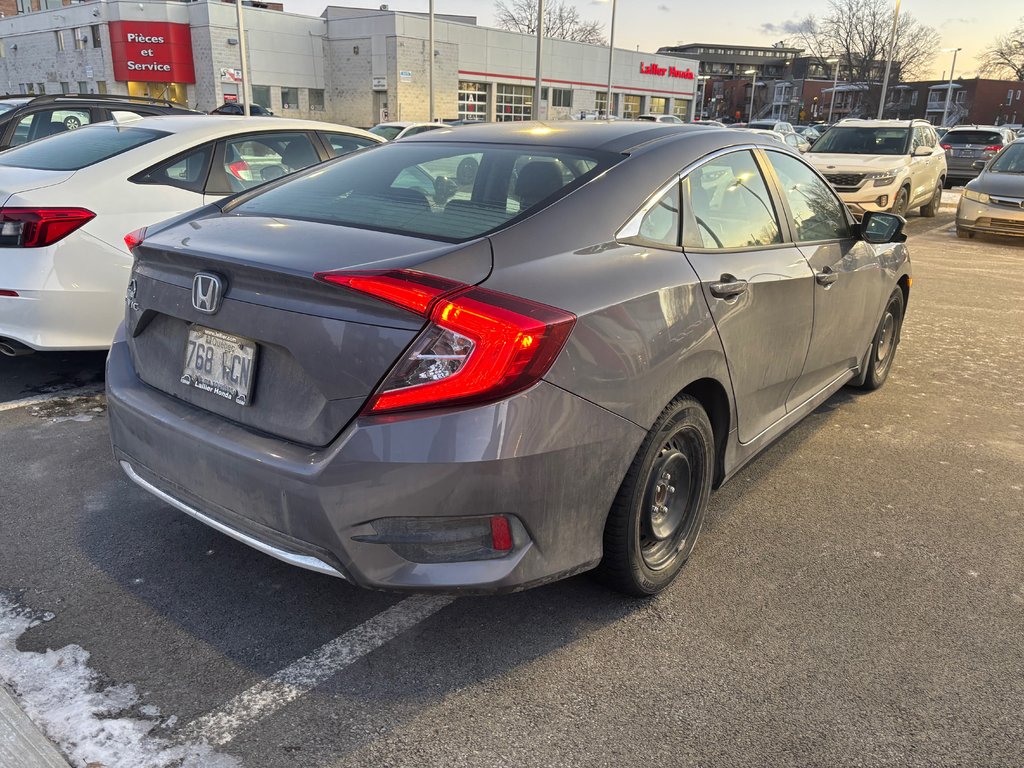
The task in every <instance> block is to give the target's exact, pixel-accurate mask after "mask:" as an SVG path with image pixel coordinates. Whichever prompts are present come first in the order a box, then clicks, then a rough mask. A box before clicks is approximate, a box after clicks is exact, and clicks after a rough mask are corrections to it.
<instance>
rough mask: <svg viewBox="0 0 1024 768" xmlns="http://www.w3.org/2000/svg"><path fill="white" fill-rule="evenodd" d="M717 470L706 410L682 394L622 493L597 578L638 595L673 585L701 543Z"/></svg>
mask: <svg viewBox="0 0 1024 768" xmlns="http://www.w3.org/2000/svg"><path fill="white" fill-rule="evenodd" d="M714 469H715V439H714V433H713V432H712V429H711V422H710V421H709V420H708V416H707V413H705V411H704V409H703V408H702V407H701V404H700V403H699V402H697V400H695V399H694V398H692V397H689V396H685V395H683V396H680V397H677V398H676V399H675V400H673V401H672V402H671V403H669V404H668V406H667V407H666V408H665V410H664V411H662V412H661V415H660V416H659V417H658V420H657V421H656V422H655V423H654V426H653V427H651V431H650V432H649V433H648V434H647V437H646V438H645V439H644V442H643V444H642V445H641V446H640V449H639V451H637V454H636V458H635V459H634V460H633V463H632V465H631V466H630V468H629V471H628V472H627V473H626V478H625V480H623V482H622V486H621V487H620V488H619V492H618V495H617V496H616V497H615V503H614V504H613V505H612V508H611V512H610V513H609V515H608V520H607V522H606V523H605V529H604V556H603V558H602V560H601V563H600V565H598V567H597V570H596V571H595V575H596V576H597V578H598V579H600V580H601V581H602V582H604V583H605V584H606V585H608V586H609V587H611V588H613V589H616V590H618V591H620V592H624V593H626V594H628V595H634V596H637V597H647V596H650V595H655V594H657V593H658V592H660V591H661V590H663V589H665V587H667V586H668V585H669V584H671V583H672V580H673V579H674V578H675V577H676V575H677V574H678V573H679V569H680V568H682V567H683V564H684V563H685V562H686V560H687V558H689V556H690V553H691V552H692V551H693V547H694V545H695V544H696V543H697V536H698V535H699V534H700V529H701V525H702V524H703V522H704V513H705V511H706V510H707V506H708V499H709V498H710V496H711V483H712V479H713V476H714Z"/></svg>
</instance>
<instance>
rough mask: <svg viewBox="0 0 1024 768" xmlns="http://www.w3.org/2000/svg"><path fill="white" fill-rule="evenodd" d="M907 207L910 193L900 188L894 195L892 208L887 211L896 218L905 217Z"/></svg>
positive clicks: (904, 188)
mask: <svg viewBox="0 0 1024 768" xmlns="http://www.w3.org/2000/svg"><path fill="white" fill-rule="evenodd" d="M909 206H910V193H909V192H908V191H907V188H906V187H900V191H899V192H897V193H896V199H895V200H893V203H892V208H890V209H889V212H890V213H895V214H896V215H897V216H906V215H907V208H908V207H909Z"/></svg>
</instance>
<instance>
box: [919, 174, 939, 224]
mask: <svg viewBox="0 0 1024 768" xmlns="http://www.w3.org/2000/svg"><path fill="white" fill-rule="evenodd" d="M940 205H942V179H939V180H938V182H937V183H936V184H935V194H933V195H932V199H931V200H929V201H928V203H927V205H922V206H921V215H922V216H924V217H926V218H929V219H930V218H932V217H933V216H935V214H937V213H938V212H939V206H940Z"/></svg>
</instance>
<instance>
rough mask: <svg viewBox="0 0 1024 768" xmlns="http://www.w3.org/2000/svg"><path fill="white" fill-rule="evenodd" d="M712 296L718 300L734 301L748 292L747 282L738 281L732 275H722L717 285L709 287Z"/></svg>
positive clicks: (713, 284)
mask: <svg viewBox="0 0 1024 768" xmlns="http://www.w3.org/2000/svg"><path fill="white" fill-rule="evenodd" d="M708 290H709V291H711V295H712V296H714V297H715V298H716V299H734V298H736V297H737V296H739V295H740V294H741V293H746V291H747V281H746V280H737V279H736V278H735V277H733V276H732V275H722V277H721V278H720V279H719V282H717V283H711V285H709V286H708Z"/></svg>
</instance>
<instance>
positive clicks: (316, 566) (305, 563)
mask: <svg viewBox="0 0 1024 768" xmlns="http://www.w3.org/2000/svg"><path fill="white" fill-rule="evenodd" d="M121 469H123V470H124V473H125V474H126V475H128V479H129V480H131V481H132V482H133V483H135V484H136V485H138V486H139V487H140V488H143V489H144V490H147V491H149V492H150V493H151V494H153V495H154V496H156V497H157V498H158V499H160V500H161V501H164V502H166V503H167V504H170V505H171V506H172V507H174V508H175V509H177V510H180V511H181V512H184V513H185V514H186V515H189V516H190V517H194V518H195V519H196V520H198V521H199V522H201V523H203V524H204V525H208V526H210V527H211V528H213V529H214V530H217V531H220V532H221V533H223V534H226V535H228V536H230V537H231V538H233V539H235V540H237V541H240V542H242V543H243V544H246V545H247V546H250V547H252V548H253V549H255V550H257V551H258V552H262V553H263V554H265V555H270V556H271V557H275V558H277V559H278V560H280V561H282V562H285V563H288V565H294V566H298V567H299V568H305V569H306V570H308V571H315V572H316V573H323V574H326V575H327V576H336V577H337V578H339V579H344V578H345V576H344V575H343V574H342V573H341V572H340V571H339V570H338V569H336V568H334V567H333V566H331V565H328V564H327V563H325V562H324V561H323V560H320V559H319V558H316V557H311V556H310V555H299V554H296V553H295V552H288V551H287V550H284V549H278V548H277V547H275V546H272V545H270V544H267V543H266V542H264V541H260V540H259V539H256V538H253V537H252V536H249V535H248V534H245V533H242V532H241V531H238V530H235V529H234V528H232V527H230V526H227V525H224V523H221V522H218V521H217V520H214V519H213V518H211V517H207V516H206V515H204V514H203V513H202V512H200V511H199V510H197V509H195V508H194V507H190V506H189V505H188V504H185V503H184V502H183V501H180V500H179V499H176V498H174V497H173V496H171V495H170V494H169V493H167V492H166V491H162V490H160V489H159V488H157V487H156V486H155V485H153V484H152V483H150V482H149V481H147V480H145V479H143V478H142V477H141V476H140V475H139V474H138V473H137V472H136V471H135V470H134V469H132V465H131V464H129V463H128V462H127V461H121Z"/></svg>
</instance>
